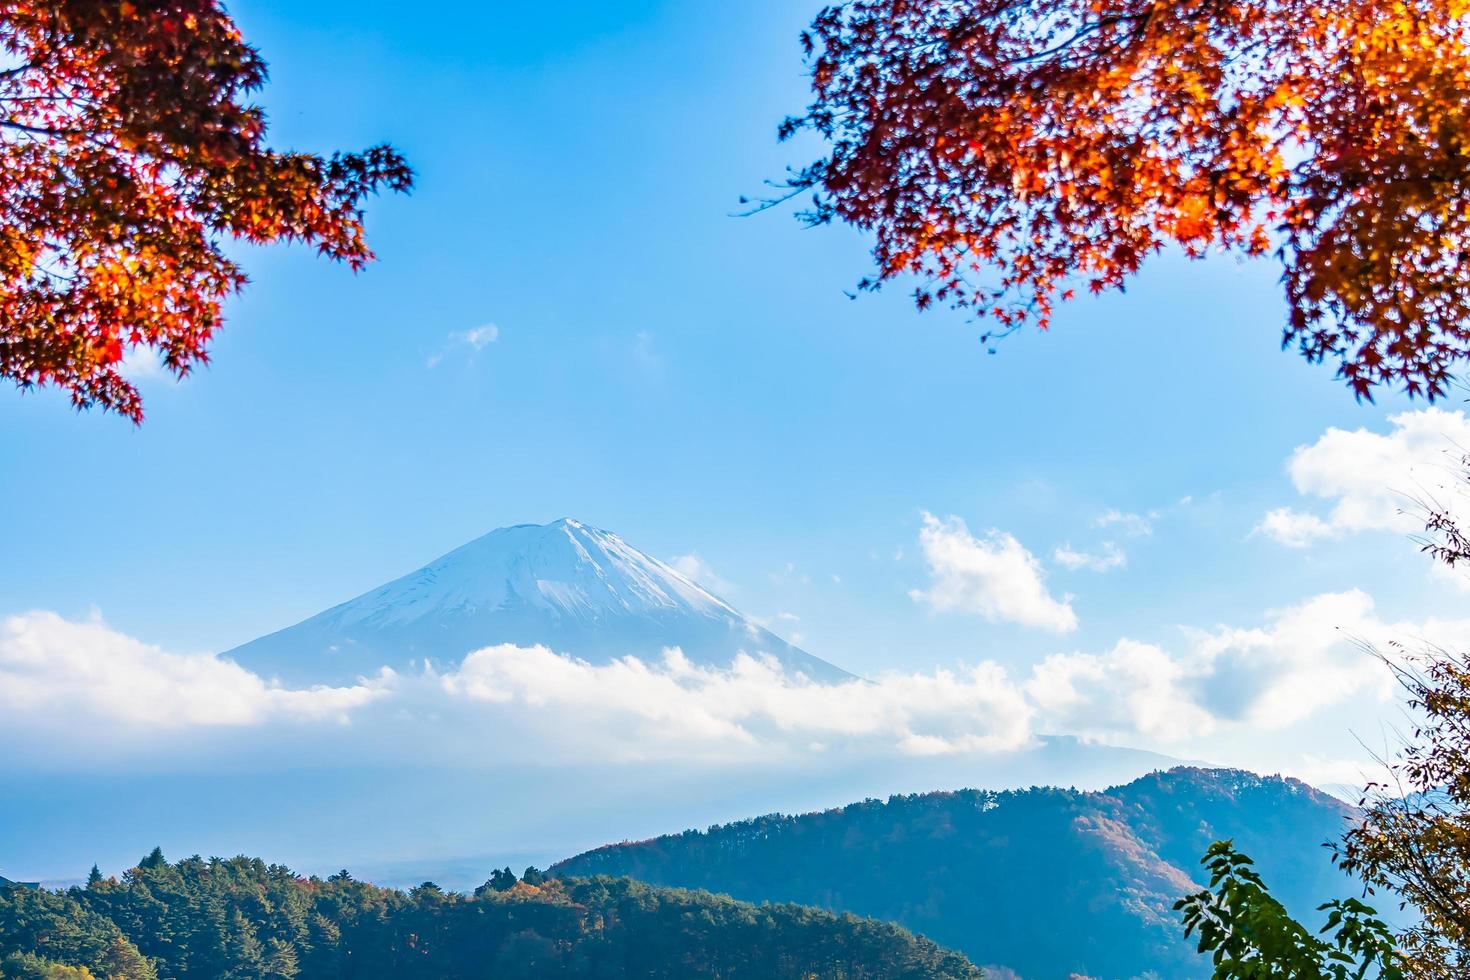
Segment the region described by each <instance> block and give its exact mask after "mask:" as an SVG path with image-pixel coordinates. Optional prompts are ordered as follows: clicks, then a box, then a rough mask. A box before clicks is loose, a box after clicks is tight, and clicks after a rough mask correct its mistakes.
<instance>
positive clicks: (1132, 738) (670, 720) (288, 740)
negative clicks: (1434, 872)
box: [0, 591, 1470, 762]
mask: <svg viewBox="0 0 1470 980" xmlns="http://www.w3.org/2000/svg"><path fill="white" fill-rule="evenodd" d="M1418 638H1423V639H1426V640H1433V641H1435V642H1440V643H1445V644H1450V645H1457V644H1458V645H1463V644H1465V643H1467V642H1470V621H1453V622H1450V621H1440V622H1429V623H1424V624H1412V623H1387V622H1384V621H1382V620H1380V619H1379V618H1378V617H1377V616H1376V614H1375V612H1374V608H1373V601H1372V599H1371V597H1369V596H1368V595H1367V594H1366V593H1363V592H1360V591H1349V592H1341V593H1329V594H1325V595H1320V596H1316V597H1314V598H1312V599H1309V600H1307V601H1306V602H1303V603H1301V604H1300V605H1297V606H1293V607H1290V608H1287V609H1284V610H1280V611H1278V612H1276V613H1274V614H1272V615H1270V616H1269V617H1267V620H1266V622H1265V623H1264V624H1262V625H1258V626H1252V627H1229V626H1222V627H1218V628H1215V629H1210V630H1193V631H1185V632H1184V634H1183V635H1182V638H1181V640H1180V642H1179V643H1177V644H1174V645H1169V646H1165V645H1159V644H1153V643H1144V642H1140V641H1137V640H1132V639H1126V638H1125V639H1121V640H1119V641H1118V642H1117V643H1115V644H1114V645H1113V646H1112V647H1111V648H1110V649H1107V650H1104V651H1101V652H1087V651H1078V652H1062V653H1057V654H1054V655H1052V656H1049V657H1046V658H1044V659H1043V660H1041V661H1040V662H1038V663H1036V664H1034V665H1032V666H1030V667H1028V668H1024V669H1021V670H1017V669H1016V668H1014V667H1007V666H1003V665H1001V664H999V663H997V662H995V661H993V660H985V661H982V662H980V663H978V664H975V665H973V666H966V667H960V668H955V669H937V670H933V671H921V672H892V673H887V674H883V675H880V676H877V677H874V678H872V679H871V680H852V681H847V682H844V683H835V684H826V683H818V682H815V681H812V680H810V679H808V678H806V677H805V676H803V675H800V674H793V673H790V672H788V671H786V670H784V669H783V668H782V667H781V665H780V664H778V663H777V662H775V661H773V660H771V659H768V658H765V657H762V656H760V655H757V654H752V655H741V656H740V657H739V658H737V659H736V660H735V662H734V663H732V664H730V665H729V666H728V667H718V668H717V667H709V666H702V665H699V664H695V663H693V662H691V661H690V660H689V659H688V658H687V657H686V656H685V655H684V654H683V653H681V652H680V651H678V650H667V651H662V652H661V653H659V654H657V655H655V656H651V657H648V658H634V657H626V658H623V659H620V660H616V661H613V662H611V663H601V664H593V663H588V662H586V661H584V660H580V659H577V658H575V657H570V656H566V655H564V654H560V653H557V652H555V651H552V650H549V649H547V648H546V647H541V646H533V647H517V646H510V645H502V646H494V647H487V648H485V649H482V650H477V651H474V652H472V653H470V654H469V655H467V656H466V657H465V658H464V660H463V661H462V662H461V663H460V664H458V665H457V666H456V667H455V668H454V669H453V670H451V671H448V672H444V673H433V672H425V673H423V674H418V675H413V676H404V675H395V674H394V673H393V672H392V671H389V670H386V669H385V670H383V671H382V672H380V673H379V674H378V675H376V676H374V677H371V678H364V679H362V680H360V681H359V682H358V683H356V684H354V685H350V686H344V687H325V686H319V687H309V688H287V687H282V686H280V685H277V684H275V683H273V682H270V681H268V680H266V679H263V678H262V677H260V676H259V675H257V674H255V673H253V672H251V671H250V670H248V669H246V668H245V667H242V666H241V665H239V664H236V663H233V662H231V661H229V660H225V659H222V658H220V657H218V656H213V655H205V654H179V653H170V652H168V651H164V650H162V649H160V648H158V647H156V646H151V645H149V644H145V643H142V642H139V641H138V640H136V639H133V638H131V637H128V636H126V635H124V634H121V633H119V632H117V631H115V630H113V629H111V628H110V627H108V626H107V625H106V624H105V623H104V622H102V621H101V620H100V619H95V618H94V619H92V620H89V621H84V622H73V621H68V620H66V619H64V618H62V617H60V616H58V615H56V614H55V613H50V612H33V613H27V614H24V615H18V616H11V617H9V618H8V619H5V620H4V621H3V627H0V735H3V734H4V733H5V732H10V733H11V735H12V736H15V737H19V736H20V735H22V734H24V735H25V736H27V737H28V738H30V737H34V735H35V733H36V732H37V731H42V732H45V731H69V732H72V733H77V732H82V733H85V735H86V742H87V743H89V744H92V745H106V746H108V747H109V750H112V751H122V750H121V749H119V748H118V747H119V746H125V745H126V744H128V739H129V737H130V736H138V735H139V734H140V733H141V734H142V735H143V736H146V738H145V739H144V741H145V742H146V744H147V745H148V746H149V751H152V752H162V753H164V754H165V755H166V754H167V753H168V752H169V751H170V746H173V747H174V748H175V749H176V750H177V751H185V750H186V749H187V750H191V751H192V748H190V747H191V746H194V747H197V744H198V743H199V741H200V739H201V738H202V737H203V736H204V735H205V734H206V733H207V732H209V731H214V732H216V733H218V732H221V731H224V732H234V733H235V734H232V735H229V736H228V738H229V740H230V744H236V745H240V746H248V745H250V744H259V745H267V744H268V745H270V746H272V747H273V748H272V751H273V752H281V751H285V752H290V751H292V750H293V749H292V747H301V748H302V750H303V751H305V750H306V749H307V748H309V747H313V746H314V747H316V749H318V750H320V755H321V756H322V757H326V758H333V759H336V758H339V756H340V755H341V754H342V753H346V754H348V755H351V754H352V753H357V754H359V755H361V756H362V758H369V757H373V756H374V755H375V754H381V753H384V752H392V753H397V754H398V755H399V756H400V757H405V756H406V757H413V756H414V755H415V753H417V754H419V755H422V756H423V757H425V758H429V757H433V758H439V755H438V754H437V753H438V752H439V751H440V750H444V749H446V748H447V747H456V748H457V749H458V750H459V751H462V752H464V753H472V752H473V753H481V754H483V753H486V752H493V753H496V754H497V755H498V756H499V757H503V758H504V759H505V760H506V761H514V760H516V759H522V760H535V761H538V762H539V761H552V760H556V759H568V760H580V761H584V762H592V761H597V760H630V759H690V760H700V759H743V760H751V759H769V758H776V757H778V756H784V757H791V756H807V757H811V756H818V755H821V754H823V753H835V752H843V753H858V754H886V755H893V756H904V755H907V756H935V755H946V754H950V755H957V754H965V753H1000V752H1007V751H1011V750H1016V749H1020V748H1023V747H1026V746H1028V745H1030V744H1033V742H1034V740H1035V739H1036V738H1037V736H1039V735H1042V734H1047V735H1050V734H1063V735H1076V736H1079V737H1083V738H1086V739H1089V740H1093V741H1098V742H1103V743H1109V744H1115V745H1128V746H1135V747H1147V748H1154V749H1157V750H1159V751H1165V752H1168V751H1171V750H1181V749H1182V750H1185V751H1188V749H1189V747H1190V746H1193V745H1198V744H1200V743H1199V742H1198V740H1200V739H1205V738H1208V737H1209V736H1212V735H1217V734H1221V733H1226V734H1228V733H1229V732H1231V731H1232V730H1236V731H1238V730H1241V729H1249V730H1253V731H1257V730H1263V729H1264V730H1272V729H1283V728H1287V727H1290V726H1292V725H1295V724H1297V723H1300V722H1302V721H1304V720H1306V719H1308V718H1310V717H1313V716H1315V715H1318V714H1319V713H1321V712H1323V711H1325V710H1327V709H1329V708H1332V707H1333V706H1337V705H1342V704H1345V703H1347V702H1349V701H1353V700H1354V699H1368V701H1369V702H1370V703H1371V702H1372V701H1374V700H1385V701H1386V700H1388V699H1390V698H1391V697H1392V695H1393V692H1394V687H1393V684H1392V681H1391V678H1389V677H1388V675H1387V671H1385V670H1384V668H1383V667H1382V665H1381V664H1379V663H1378V661H1376V660H1375V659H1374V658H1372V657H1370V656H1368V655H1367V654H1366V653H1365V652H1364V651H1363V650H1362V649H1361V646H1360V641H1366V642H1373V643H1379V644H1382V643H1385V642H1387V641H1388V640H1390V639H1406V640H1410V641H1412V640H1415V639H1418ZM190 733H197V734H190ZM313 733H315V734H313ZM343 761H351V760H345V759H344V760H343Z"/></svg>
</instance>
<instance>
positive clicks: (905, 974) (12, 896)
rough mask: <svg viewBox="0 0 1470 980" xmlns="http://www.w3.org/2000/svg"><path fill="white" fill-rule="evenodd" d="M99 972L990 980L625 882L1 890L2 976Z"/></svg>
mask: <svg viewBox="0 0 1470 980" xmlns="http://www.w3.org/2000/svg"><path fill="white" fill-rule="evenodd" d="M507 877H508V878H510V881H511V882H514V878H512V877H510V876H507ZM94 976H95V977H112V978H119V980H155V978H170V977H198V978H209V980H247V978H251V980H253V978H266V977H278V978H289V977H297V976H299V977H303V978H380V977H381V978H390V977H392V978H403V977H408V978H413V977H422V978H425V980H428V978H434V980H454V978H469V977H477V978H479V977H494V978H497V980H502V978H504V980H514V978H519V977H525V978H530V977H538V978H540V977H580V978H607V980H618V978H632V977H638V978H667V980H682V978H702V977H708V978H721V980H771V978H793V980H795V978H802V980H889V978H891V980H900V978H902V980H979V977H980V971H979V970H977V969H976V968H975V967H974V966H973V965H971V964H970V963H969V961H968V960H966V959H965V958H964V957H963V956H961V955H959V954H956V953H951V952H948V951H945V950H941V949H939V948H938V947H937V946H935V945H934V944H933V943H930V942H928V941H927V940H924V939H919V938H915V937H914V936H911V935H910V934H908V933H907V932H905V931H904V930H902V929H900V928H897V927H895V926H892V925H888V924H885V923H880V922H874V921H871V920H865V919H859V918H855V917H853V916H851V915H834V914H832V913H829V912H824V911H820V910H816V909H810V908H802V907H799V906H795V905H765V906H759V907H757V906H753V905H748V904H744V903H742V902H737V901H734V900H731V899H729V898H724V897H720V896H714V895H709V894H705V893H699V892H690V891H681V890H673V889H664V888H653V887H649V886H647V885H644V884H640V883H638V882H634V881H629V880H626V879H611V878H594V879H589V880H557V881H547V882H544V883H543V884H541V885H539V886H536V885H527V884H525V883H523V882H522V883H514V884H513V885H511V886H510V887H506V888H504V889H503V890H497V889H496V888H494V887H490V886H488V885H487V886H486V887H483V888H481V889H478V890H477V891H476V893H475V894H474V895H473V896H464V895H458V894H454V893H447V892H444V891H441V890H440V889H439V888H437V887H436V886H434V885H432V884H425V885H422V886H420V887H418V888H415V889H414V890H413V891H411V892H402V891H395V890H391V889H385V888H378V887H376V886H373V885H369V884H365V883H363V882H359V881H354V880H353V879H352V878H351V877H350V876H348V875H346V874H345V873H343V874H341V875H334V876H333V877H331V878H330V879H327V880H322V879H319V878H302V877H299V876H297V875H295V874H293V873H292V872H291V871H289V870H288V869H286V868H283V867H280V866H278V865H266V864H264V863H263V862H261V861H259V860H252V859H248V858H234V859H231V860H218V859H214V860H203V859H201V858H189V859H187V860H184V861H180V862H178V863H177V864H170V863H168V862H167V861H165V860H164V859H163V856H162V855H161V854H159V853H158V852H157V851H155V852H154V854H153V855H150V856H149V857H148V858H146V859H145V860H144V861H143V862H142V864H141V865H140V866H139V867H137V868H135V869H133V870H131V871H129V872H128V873H127V874H125V875H124V876H123V878H122V879H121V880H114V879H102V878H101V877H100V876H97V875H94V876H93V879H92V880H91V881H90V882H89V884H88V885H87V887H85V888H72V889H69V890H67V891H46V890H38V889H31V888H22V887H10V888H0V977H5V978H7V980H22V978H23V980H33V978H34V980H41V978H49V980H81V978H86V977H94Z"/></svg>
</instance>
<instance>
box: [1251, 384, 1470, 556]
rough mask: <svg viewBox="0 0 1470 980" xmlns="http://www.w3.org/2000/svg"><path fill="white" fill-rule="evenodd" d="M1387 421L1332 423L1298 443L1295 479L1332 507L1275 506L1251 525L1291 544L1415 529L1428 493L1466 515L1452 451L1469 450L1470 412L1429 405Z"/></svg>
mask: <svg viewBox="0 0 1470 980" xmlns="http://www.w3.org/2000/svg"><path fill="white" fill-rule="evenodd" d="M1388 421H1389V425H1390V426H1391V427H1392V428H1391V430H1390V431H1389V432H1388V433H1386V434H1384V433H1378V432H1371V431H1369V430H1367V429H1354V430H1352V431H1348V430H1345V429H1336V428H1332V429H1328V430H1327V431H1326V432H1324V433H1323V434H1322V437H1321V438H1319V439H1318V440H1317V441H1316V442H1315V443H1312V444H1311V445H1309V446H1298V447H1297V449H1296V450H1295V451H1294V452H1293V453H1292V455H1291V459H1290V461H1289V462H1288V464H1287V472H1288V473H1289V475H1290V477H1291V482H1292V485H1293V486H1295V487H1296V490H1297V492H1298V493H1300V494H1302V495H1303V496H1307V497H1316V498H1318V499H1319V500H1322V501H1324V502H1326V503H1328V504H1329V505H1330V506H1329V508H1328V509H1327V510H1326V512H1325V513H1311V512H1306V511H1298V510H1294V509H1292V508H1290V507H1279V508H1276V509H1274V510H1272V511H1271V512H1270V513H1268V514H1267V515H1266V516H1265V518H1264V519H1262V521H1261V523H1260V524H1259V525H1257V527H1256V532H1257V533H1260V534H1265V535H1267V536H1269V537H1272V538H1275V539H1276V540H1277V541H1280V542H1281V543H1283V544H1286V545H1290V546H1293V547H1303V546H1305V545H1307V544H1309V543H1311V542H1312V541H1315V540H1318V539H1321V538H1327V537H1338V536H1341V535H1344V534H1350V533H1357V532H1361V531H1377V530H1390V531H1400V532H1406V533H1407V532H1412V531H1415V530H1418V529H1419V524H1420V522H1419V521H1418V519H1417V518H1416V516H1415V515H1414V513H1413V511H1414V509H1415V506H1416V504H1415V502H1416V501H1419V500H1425V499H1429V498H1433V499H1435V500H1437V501H1438V502H1439V503H1441V504H1443V505H1445V506H1446V507H1449V508H1450V509H1451V512H1452V513H1458V514H1459V515H1460V516H1461V517H1466V518H1470V507H1467V506H1466V500H1465V498H1464V496H1463V494H1461V493H1460V492H1459V491H1458V489H1457V488H1453V485H1454V484H1455V482H1456V480H1457V478H1458V472H1457V471H1458V466H1457V465H1456V464H1457V458H1458V456H1459V454H1460V453H1462V452H1464V451H1465V450H1467V449H1470V419H1467V418H1466V417H1465V414H1464V413H1463V412H1459V411H1455V412H1447V411H1445V410H1443V409H1439V408H1426V409H1421V410H1419V411H1414V412H1403V413H1400V414H1398V415H1393V416H1390V417H1389V419H1388ZM1406 510H1408V511H1410V513H1407V514H1406V513H1405V511H1406Z"/></svg>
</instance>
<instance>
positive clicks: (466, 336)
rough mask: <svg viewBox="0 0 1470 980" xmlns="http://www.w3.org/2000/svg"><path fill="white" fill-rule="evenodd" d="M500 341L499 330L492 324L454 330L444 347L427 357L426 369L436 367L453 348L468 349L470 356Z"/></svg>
mask: <svg viewBox="0 0 1470 980" xmlns="http://www.w3.org/2000/svg"><path fill="white" fill-rule="evenodd" d="M499 339H500V328H499V327H498V326H496V325H495V324H493V323H487V324H484V325H483V326H479V327H471V328H470V329H469V330H456V331H455V332H454V333H451V334H450V335H449V339H448V340H447V341H446V342H445V344H444V346H443V347H442V348H440V349H439V351H437V352H436V353H434V354H430V355H429V359H428V360H427V361H426V362H425V365H426V366H427V367H431V368H432V367H437V366H438V365H439V363H440V362H442V361H443V360H444V359H445V358H446V357H448V356H449V355H450V353H451V352H453V351H454V349H455V348H459V347H466V348H469V350H470V352H471V353H472V354H478V353H480V351H482V350H484V349H485V348H486V347H489V346H490V345H491V344H493V343H495V342H496V341H497V340H499Z"/></svg>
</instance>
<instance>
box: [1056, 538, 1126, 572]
mask: <svg viewBox="0 0 1470 980" xmlns="http://www.w3.org/2000/svg"><path fill="white" fill-rule="evenodd" d="M1052 560H1053V561H1055V562H1056V563H1057V564H1058V565H1061V566H1062V567H1063V568H1070V569H1072V570H1073V571H1076V570H1077V569H1086V570H1088V571H1091V572H1111V571H1113V570H1114V569H1117V568H1122V567H1124V566H1125V565H1127V564H1128V555H1127V553H1126V552H1124V551H1123V549H1122V548H1119V547H1118V546H1117V545H1116V544H1114V543H1113V542H1111V541H1105V542H1103V546H1102V548H1100V549H1099V550H1097V551H1076V550H1074V549H1073V548H1072V546H1071V545H1066V544H1064V545H1062V546H1061V547H1059V548H1057V549H1056V550H1055V551H1053V552H1052Z"/></svg>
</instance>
